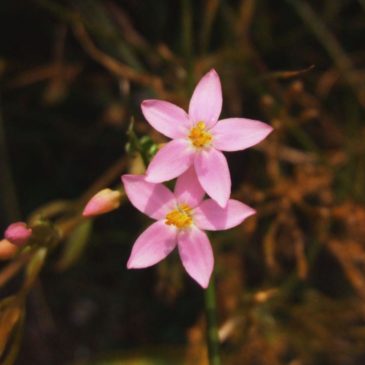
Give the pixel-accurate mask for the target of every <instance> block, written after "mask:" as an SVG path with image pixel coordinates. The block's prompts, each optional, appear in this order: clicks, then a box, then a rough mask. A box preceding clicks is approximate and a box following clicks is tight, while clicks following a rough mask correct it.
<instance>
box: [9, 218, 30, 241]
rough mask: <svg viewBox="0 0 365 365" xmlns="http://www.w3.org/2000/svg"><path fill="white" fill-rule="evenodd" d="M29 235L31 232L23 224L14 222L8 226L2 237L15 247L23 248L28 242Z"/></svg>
mask: <svg viewBox="0 0 365 365" xmlns="http://www.w3.org/2000/svg"><path fill="white" fill-rule="evenodd" d="M31 235H32V230H31V229H30V228H28V227H27V225H26V224H25V223H24V222H16V223H12V224H10V226H9V227H8V228H7V229H6V231H5V234H4V237H5V239H7V240H8V241H9V242H10V243H12V244H13V245H15V246H23V245H25V244H26V243H27V242H28V240H29V237H30V236H31Z"/></svg>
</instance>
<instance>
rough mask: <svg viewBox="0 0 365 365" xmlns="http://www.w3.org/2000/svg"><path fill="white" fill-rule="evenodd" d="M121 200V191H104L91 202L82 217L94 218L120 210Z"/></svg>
mask: <svg viewBox="0 0 365 365" xmlns="http://www.w3.org/2000/svg"><path fill="white" fill-rule="evenodd" d="M121 198H122V194H121V192H120V191H117V190H111V189H103V190H101V191H99V192H98V193H97V194H95V195H94V196H93V197H92V198H91V199H90V200H89V202H88V203H87V204H86V207H85V209H84V211H83V212H82V215H83V216H84V217H94V216H97V215H101V214H104V213H108V212H110V211H112V210H114V209H117V208H119V205H120V200H121Z"/></svg>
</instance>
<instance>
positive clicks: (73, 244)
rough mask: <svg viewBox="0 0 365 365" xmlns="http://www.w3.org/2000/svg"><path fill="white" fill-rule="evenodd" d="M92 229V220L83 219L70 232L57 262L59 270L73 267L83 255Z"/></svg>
mask: <svg viewBox="0 0 365 365" xmlns="http://www.w3.org/2000/svg"><path fill="white" fill-rule="evenodd" d="M91 231H92V220H91V219H88V220H85V221H82V223H81V224H79V225H78V226H77V227H76V228H75V229H74V230H73V231H72V232H71V234H70V236H69V238H68V239H67V241H66V242H65V245H64V250H63V253H62V256H61V258H60V259H59V261H58V262H57V264H56V268H57V269H58V270H66V269H68V268H69V267H71V266H72V265H73V264H74V263H75V262H76V261H77V260H78V259H79V258H80V256H81V255H82V253H83V252H84V250H85V248H86V244H87V242H88V240H89V237H90V234H91Z"/></svg>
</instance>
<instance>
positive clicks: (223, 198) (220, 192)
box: [194, 148, 231, 208]
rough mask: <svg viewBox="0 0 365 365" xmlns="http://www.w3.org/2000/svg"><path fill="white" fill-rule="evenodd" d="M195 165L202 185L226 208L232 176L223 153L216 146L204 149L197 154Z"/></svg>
mask: <svg viewBox="0 0 365 365" xmlns="http://www.w3.org/2000/svg"><path fill="white" fill-rule="evenodd" d="M194 165H195V169H196V175H197V177H198V180H199V182H200V185H201V186H202V187H203V189H204V190H205V191H206V193H207V194H208V195H209V196H210V197H211V198H212V199H213V200H215V201H216V202H217V203H218V204H219V205H220V206H221V207H222V208H224V207H225V206H226V204H227V201H228V199H229V196H230V195H231V176H230V173H229V168H228V164H227V160H226V158H225V157H224V155H223V153H222V152H220V151H217V150H216V149H214V148H211V149H209V150H202V151H200V153H198V154H197V155H196V157H195V162H194Z"/></svg>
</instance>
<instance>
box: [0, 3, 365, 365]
mask: <svg viewBox="0 0 365 365" xmlns="http://www.w3.org/2000/svg"><path fill="white" fill-rule="evenodd" d="M364 39H365V1H364V0H335V1H333V0H322V1H315V0H311V1H310V0H280V1H279V0H277V1H270V0H241V1H239V0H201V1H193V0H180V1H168V0H146V1H137V0H124V1H122V0H105V1H101V0H72V1H71V0H68V1H67V0H63V1H61V0H23V1H21V0H12V1H6V0H3V1H1V4H0V197H1V203H0V228H1V229H2V230H4V229H5V228H6V226H7V225H8V224H10V223H11V222H14V221H16V220H25V219H28V220H30V221H32V219H33V220H34V219H36V217H39V216H41V217H42V218H43V219H45V220H46V221H47V222H49V224H50V226H49V227H51V228H49V227H48V226H47V227H48V228H47V229H51V230H54V231H52V232H53V233H54V232H56V233H57V234H56V236H57V237H55V238H54V240H53V239H52V240H51V241H52V244H49V245H48V246H47V244H48V243H47V244H45V247H46V248H45V251H42V252H43V253H45V252H46V253H47V256H46V257H43V256H42V255H41V259H39V260H38V261H36V265H35V266H36V269H34V265H33V266H32V267H30V265H29V264H28V262H29V257H28V258H25V259H23V258H22V256H21V255H20V256H15V258H14V259H13V260H7V261H3V262H1V263H0V283H1V289H0V293H1V294H0V295H1V302H0V352H2V353H3V355H2V356H3V357H2V364H4V365H5V364H8V365H9V364H12V363H14V362H15V364H18V365H25V364H26V365H33V364H34V365H49V364H52V365H65V364H67V365H69V364H71V365H101V364H102V365H117V364H118V365H119V364H137V365H139V364H142V365H144V364H169V365H170V364H177V365H178V364H197V365H199V364H207V360H206V353H205V351H206V349H205V316H204V300H203V293H202V290H201V289H200V288H199V287H198V286H197V285H196V284H195V283H194V282H193V281H192V280H191V279H189V278H188V276H187V275H186V274H185V272H184V271H183V269H182V266H181V264H180V262H179V258H178V255H177V254H175V255H172V256H171V257H169V258H168V259H167V260H165V261H163V262H162V263H161V264H159V265H158V266H155V267H152V268H150V269H145V270H134V271H128V270H127V269H126V267H125V265H126V261H127V259H128V256H129V253H130V250H131V247H132V244H133V242H134V240H135V239H136V237H137V236H138V234H139V233H140V232H142V231H143V229H144V227H145V226H146V225H148V224H149V223H150V221H149V220H148V219H147V218H146V217H144V216H143V215H142V214H140V213H138V212H137V211H136V210H135V209H133V208H132V207H131V205H130V204H129V203H128V202H127V200H125V201H123V202H122V206H121V208H120V209H119V210H117V211H115V212H113V213H110V214H108V215H105V216H102V217H100V218H98V219H95V220H93V221H85V220H82V219H80V211H81V209H82V206H83V205H84V204H85V202H86V201H87V200H88V199H89V198H90V196H92V195H93V193H95V192H97V191H98V190H100V189H101V188H104V187H106V186H112V187H118V186H119V181H120V180H119V179H120V175H121V174H122V173H125V172H126V171H133V172H141V171H143V164H142V162H141V159H140V156H139V153H138V148H139V149H141V150H142V151H143V153H145V154H148V153H150V152H151V151H152V150H153V148H154V143H156V144H159V143H164V142H165V140H164V139H163V136H161V135H160V134H158V133H156V132H155V131H153V130H152V128H151V127H150V126H149V125H148V124H147V123H146V121H145V120H144V118H143V117H142V115H141V111H140V103H141V101H142V100H144V99H146V98H158V99H164V100H169V101H171V102H174V103H177V104H179V105H181V106H182V107H184V108H186V107H187V105H188V102H189V98H190V95H191V92H192V90H193V88H194V86H195V84H196V82H197V81H198V80H199V79H200V77H201V76H202V75H203V74H204V73H205V72H207V71H208V70H209V69H211V68H215V69H216V70H217V72H218V73H219V75H220V77H221V80H222V86H223V94H224V105H223V112H222V116H223V117H231V116H237V117H247V118H252V119H258V120H262V121H265V122H267V123H269V124H271V125H272V126H273V127H274V128H275V131H274V133H272V134H271V135H270V136H269V138H268V139H267V140H266V141H264V142H263V143H261V144H260V145H258V146H256V147H255V148H253V149H250V150H247V151H244V152H238V153H231V154H227V157H228V161H229V165H230V168H231V174H232V179H233V196H234V198H236V199H240V200H242V201H244V202H245V203H247V204H248V205H250V206H252V207H254V208H255V209H257V211H258V214H257V215H256V216H255V217H251V218H249V219H248V220H247V221H246V222H244V224H242V225H241V226H239V227H237V228H234V229H232V230H230V231H227V232H220V233H219V232H217V233H214V234H212V235H211V240H212V242H213V246H214V251H215V258H216V271H217V275H216V276H217V300H218V319H219V326H220V339H221V343H222V356H223V364H228V365H231V364H232V365H236V364H237V365H241V364H247V365H269V364H270V365H281V364H288V365H310V364H315V365H327V364H328V365H329V364H331V365H336V364H339V365H347V364H348V365H356V364H364V363H365V304H364V300H365V155H364V151H365V143H364V138H365V128H364V127H365V124H364V114H365V113H364V107H365V68H364V66H365V48H364ZM132 117H133V118H134V121H135V122H134V127H133V128H134V130H133V133H131V132H129V134H128V133H127V132H128V128H129V126H130V123H131V118H132ZM136 136H137V138H139V139H140V140H139V142H138V146H137V147H138V148H137V149H136V146H134V145H135V143H132V141H131V138H132V137H133V138H135V137H136ZM126 145H127V149H126ZM133 146H134V147H133ZM47 232H48V231H47ZM52 232H51V233H49V232H48V233H47V234H51V236H52V234H53V233H52ZM59 233H60V234H61V236H62V239H60V237H59V236H58V234H59ZM52 237H53V236H52ZM27 260H28V261H27ZM33 263H34V262H33ZM37 265H38V266H37ZM23 268H26V270H25V271H24V270H23ZM38 269H42V271H41V273H40V274H39V275H38V271H37V270H38ZM32 270H33V271H34V272H33V271H32ZM24 272H25V274H24ZM27 280H28V281H27ZM24 287H26V288H27V290H26V294H27V295H26V296H25V297H24V295H23V296H22V295H21V293H24V291H21V290H20V288H24Z"/></svg>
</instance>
